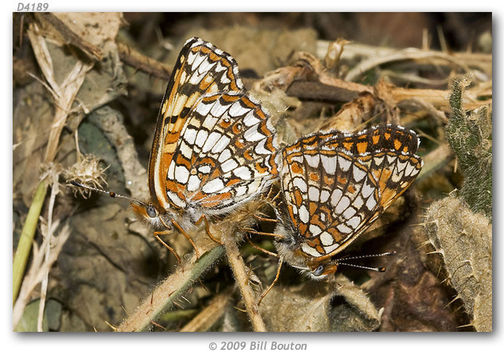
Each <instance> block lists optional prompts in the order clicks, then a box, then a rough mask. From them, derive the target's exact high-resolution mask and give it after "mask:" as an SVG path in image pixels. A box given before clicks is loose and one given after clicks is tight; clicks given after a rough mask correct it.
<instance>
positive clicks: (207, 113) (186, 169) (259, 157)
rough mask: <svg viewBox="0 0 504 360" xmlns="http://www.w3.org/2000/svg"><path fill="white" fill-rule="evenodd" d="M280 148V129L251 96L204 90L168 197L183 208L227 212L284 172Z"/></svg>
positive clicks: (176, 156)
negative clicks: (279, 167)
mask: <svg viewBox="0 0 504 360" xmlns="http://www.w3.org/2000/svg"><path fill="white" fill-rule="evenodd" d="M275 148H276V135H275V129H274V128H273V127H272V125H271V124H270V122H269V118H268V115H267V114H266V113H265V111H264V110H263V109H262V108H261V106H260V105H259V104H258V103H257V102H255V101H254V100H252V99H251V97H250V96H248V95H246V94H244V93H240V92H228V93H224V94H211V95H207V96H204V97H203V98H201V99H200V100H199V101H198V102H197V104H196V106H195V107H194V109H193V110H191V112H190V113H189V115H188V119H187V122H186V125H185V126H184V128H183V130H182V134H181V136H180V139H179V141H178V145H177V150H176V151H175V153H174V157H173V160H172V162H171V163H170V166H169V168H168V173H167V194H168V198H169V199H170V200H171V202H172V203H173V204H174V205H176V206H178V207H182V208H183V207H186V206H188V204H190V205H189V206H198V207H201V208H203V209H204V211H205V212H206V213H209V214H219V213H223V212H227V211H229V210H230V209H231V208H232V207H234V206H236V205H238V204H240V203H241V202H243V201H246V200H247V199H249V198H251V197H253V196H255V195H256V194H258V193H260V192H262V191H263V189H264V187H265V186H267V185H268V184H269V183H270V182H271V181H272V179H273V178H274V177H276V176H277V175H278V170H277V165H276V158H275V157H276V156H278V153H277V152H276V150H275Z"/></svg>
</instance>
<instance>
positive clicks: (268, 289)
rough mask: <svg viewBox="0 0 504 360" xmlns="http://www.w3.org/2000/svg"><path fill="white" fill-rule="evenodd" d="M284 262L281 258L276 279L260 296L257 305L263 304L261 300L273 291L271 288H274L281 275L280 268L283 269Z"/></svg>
mask: <svg viewBox="0 0 504 360" xmlns="http://www.w3.org/2000/svg"><path fill="white" fill-rule="evenodd" d="M282 264H283V258H279V260H278V268H277V273H276V276H275V279H274V280H273V282H272V283H271V284H270V286H268V288H267V289H266V290H265V291H264V292H263V293H262V295H261V297H260V298H259V301H258V302H257V306H259V305H260V304H261V301H262V300H263V299H264V297H265V296H266V295H268V293H269V292H270V291H271V289H273V286H275V284H276V282H277V281H278V278H279V277H280V270H281V269H282Z"/></svg>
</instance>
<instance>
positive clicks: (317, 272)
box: [313, 265, 325, 276]
mask: <svg viewBox="0 0 504 360" xmlns="http://www.w3.org/2000/svg"><path fill="white" fill-rule="evenodd" d="M324 269H325V267H324V265H319V266H318V267H317V268H316V269H315V271H314V272H313V275H315V276H320V275H322V273H323V272H324Z"/></svg>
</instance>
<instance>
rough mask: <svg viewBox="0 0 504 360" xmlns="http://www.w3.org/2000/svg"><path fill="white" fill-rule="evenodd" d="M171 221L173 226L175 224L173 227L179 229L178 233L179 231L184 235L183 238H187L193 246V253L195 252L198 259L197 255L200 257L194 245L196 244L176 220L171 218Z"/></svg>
mask: <svg viewBox="0 0 504 360" xmlns="http://www.w3.org/2000/svg"><path fill="white" fill-rule="evenodd" d="M171 222H172V224H173V226H175V227H176V228H177V229H178V231H180V233H181V234H182V235H184V236H185V238H186V239H187V240H189V242H190V243H191V245H192V246H193V248H194V253H195V254H196V257H197V258H198V259H199V257H200V253H199V251H198V248H197V247H196V244H195V243H194V241H193V239H192V238H191V237H190V236H189V234H188V233H186V231H185V230H184V229H182V226H180V225H179V224H178V222H176V221H175V220H173V219H172V220H171Z"/></svg>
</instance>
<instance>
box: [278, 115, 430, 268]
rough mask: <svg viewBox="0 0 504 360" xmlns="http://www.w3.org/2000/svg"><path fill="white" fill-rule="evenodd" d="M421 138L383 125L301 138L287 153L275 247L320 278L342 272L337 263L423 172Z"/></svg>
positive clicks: (290, 260)
mask: <svg viewBox="0 0 504 360" xmlns="http://www.w3.org/2000/svg"><path fill="white" fill-rule="evenodd" d="M418 144H419V141H418V137H417V136H416V134H415V133H414V132H413V131H411V130H407V129H404V128H402V127H400V126H394V125H382V126H377V127H373V128H370V129H367V130H364V131H362V132H358V133H355V134H347V133H342V132H338V131H333V132H327V133H318V134H313V135H309V136H306V137H304V138H301V139H300V140H299V141H297V142H296V143H295V144H293V145H291V146H288V147H286V148H284V150H283V152H282V157H283V164H282V168H281V172H280V179H281V186H282V190H283V191H282V196H281V197H280V204H279V206H277V207H276V211H277V216H278V218H279V219H280V223H279V225H278V226H277V229H276V233H279V234H282V235H283V236H282V237H281V238H280V240H276V243H275V245H276V247H277V249H278V251H279V253H280V254H281V255H282V256H283V257H284V258H285V260H286V261H287V262H288V263H290V264H291V265H293V266H294V267H297V268H299V269H303V270H307V271H308V272H309V273H310V275H312V276H313V277H315V278H318V277H324V276H326V275H328V274H330V273H333V272H335V271H336V269H337V266H338V261H337V259H336V257H337V256H338V255H339V254H340V253H341V252H342V251H343V250H344V249H345V248H346V247H347V246H349V245H350V244H351V243H352V242H353V241H354V240H355V239H356V238H358V236H359V235H360V234H362V233H363V232H364V231H365V230H366V229H367V228H369V226H370V225H371V224H372V223H373V222H374V221H375V220H376V219H377V218H378V217H379V215H380V214H381V213H383V211H384V210H385V209H387V208H388V207H389V206H390V204H392V202H393V201H394V200H395V199H396V198H397V197H399V196H400V195H401V194H402V193H403V192H404V191H405V190H406V189H407V188H408V187H409V186H410V185H411V184H412V183H413V181H414V179H415V178H416V176H417V175H418V173H419V172H420V169H421V167H422V161H421V159H420V158H419V157H418V156H417V155H415V152H416V151H417V149H418Z"/></svg>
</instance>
